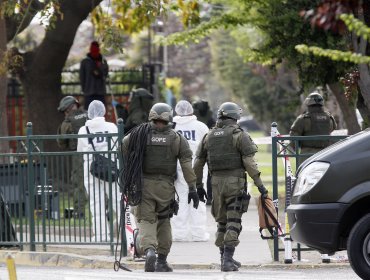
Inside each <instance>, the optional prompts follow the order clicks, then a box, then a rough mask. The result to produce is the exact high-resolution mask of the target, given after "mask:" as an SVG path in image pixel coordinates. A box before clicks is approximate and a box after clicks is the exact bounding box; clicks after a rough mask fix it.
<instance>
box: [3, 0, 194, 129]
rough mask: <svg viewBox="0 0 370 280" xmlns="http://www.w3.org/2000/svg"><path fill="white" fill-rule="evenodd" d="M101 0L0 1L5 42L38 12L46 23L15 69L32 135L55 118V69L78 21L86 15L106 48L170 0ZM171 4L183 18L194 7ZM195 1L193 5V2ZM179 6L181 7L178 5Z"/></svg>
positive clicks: (58, 79)
mask: <svg viewBox="0 0 370 280" xmlns="http://www.w3.org/2000/svg"><path fill="white" fill-rule="evenodd" d="M101 2H102V0H79V1H76V0H44V1H38V0H32V1H29V0H10V1H3V2H1V5H0V14H6V15H7V17H6V21H7V22H6V24H7V27H8V29H7V31H8V32H7V40H8V42H9V41H11V40H12V39H13V38H14V37H15V36H17V35H18V34H19V33H20V32H21V31H22V30H24V29H25V28H26V27H27V26H28V25H29V23H30V22H31V21H32V19H33V18H34V16H35V15H36V14H37V13H38V12H41V13H42V14H43V15H44V16H49V18H50V25H49V27H48V28H47V29H46V33H45V36H44V38H43V40H42V42H41V44H40V45H39V46H37V47H36V48H35V49H33V50H31V51H29V52H27V53H25V54H23V60H24V68H23V71H22V72H21V73H20V77H21V81H22V85H23V88H24V93H25V97H26V105H27V109H28V110H27V112H28V117H27V119H28V120H29V121H32V122H33V123H34V133H36V134H54V133H55V132H56V128H57V126H58V124H59V122H60V121H61V119H60V118H61V117H62V116H60V115H58V114H56V108H57V105H58V101H59V100H60V98H61V88H60V85H61V71H62V69H63V67H64V65H65V61H66V59H67V56H68V53H69V50H70V48H71V46H72V43H73V40H74V39H75V35H76V31H77V28H78V27H79V25H80V24H81V22H82V21H83V20H85V19H86V18H87V17H88V16H89V14H90V13H92V19H93V22H94V23H95V24H96V27H97V28H96V30H97V32H100V38H101V40H102V41H103V43H104V44H105V45H106V46H110V47H111V46H118V48H119V45H120V44H121V42H122V41H121V40H122V36H120V33H121V32H126V33H130V32H136V31H138V30H141V29H142V28H143V27H145V26H148V25H150V23H151V22H152V21H153V20H154V19H155V18H156V17H157V16H159V15H160V14H161V13H163V12H164V11H166V10H169V9H171V8H176V7H175V6H174V5H172V4H173V3H172V1H169V0H161V1H156V2H153V1H151V0H143V1H135V2H133V1H120V0H112V1H109V2H108V6H105V7H104V9H103V7H102V6H101V5H100V4H101ZM178 3H179V5H178V6H177V8H178V9H179V11H183V13H184V14H185V12H186V15H187V17H186V18H184V22H185V23H187V22H191V21H193V20H194V18H192V17H189V16H190V15H191V14H192V13H191V11H194V12H195V14H196V11H197V5H195V4H196V3H195V2H194V1H188V2H186V3H183V2H182V1H179V2H178ZM194 3H195V4H194ZM180 4H181V5H180Z"/></svg>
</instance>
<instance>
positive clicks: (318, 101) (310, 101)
mask: <svg viewBox="0 0 370 280" xmlns="http://www.w3.org/2000/svg"><path fill="white" fill-rule="evenodd" d="M305 103H306V105H307V106H312V105H320V106H324V98H323V97H322V96H321V94H320V93H318V92H317V91H314V92H312V93H310V94H309V95H308V96H307V98H306V100H305Z"/></svg>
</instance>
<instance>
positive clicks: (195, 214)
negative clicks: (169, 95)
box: [171, 101, 209, 241]
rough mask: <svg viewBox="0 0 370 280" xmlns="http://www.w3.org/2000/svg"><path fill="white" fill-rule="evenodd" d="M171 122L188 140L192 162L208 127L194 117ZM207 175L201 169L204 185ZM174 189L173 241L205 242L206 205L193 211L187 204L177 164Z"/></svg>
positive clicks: (182, 180)
mask: <svg viewBox="0 0 370 280" xmlns="http://www.w3.org/2000/svg"><path fill="white" fill-rule="evenodd" d="M180 102H181V101H180ZM189 104H190V103H189ZM190 106H191V105H190ZM173 121H174V122H175V123H176V126H175V130H176V131H178V132H179V133H181V134H182V135H183V136H184V137H185V138H186V139H187V140H188V142H189V145H190V148H191V150H192V152H193V161H194V158H195V157H194V155H195V152H196V150H197V147H198V144H199V143H200V141H202V139H203V137H204V135H205V134H206V133H207V132H208V127H207V126H206V125H205V124H204V123H202V122H200V121H198V120H197V117H196V116H194V115H190V116H175V117H174V119H173ZM207 173H208V169H207V167H205V168H204V169H203V183H204V184H205V185H206V183H207ZM175 188H176V192H177V193H178V195H179V198H180V203H179V211H178V214H177V215H175V216H173V218H172V219H171V227H172V239H173V241H207V240H208V239H209V233H208V232H207V231H206V226H207V213H206V204H205V203H203V202H200V203H199V207H198V209H194V208H193V205H192V203H190V204H188V193H189V187H188V185H187V183H186V181H185V179H184V176H183V173H182V170H181V168H180V166H179V164H177V179H176V181H175Z"/></svg>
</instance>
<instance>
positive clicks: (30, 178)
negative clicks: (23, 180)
mask: <svg viewBox="0 0 370 280" xmlns="http://www.w3.org/2000/svg"><path fill="white" fill-rule="evenodd" d="M26 132H27V143H26V145H27V188H28V205H29V206H28V218H29V221H30V224H29V228H30V250H31V251H36V245H35V217H34V211H35V190H34V187H35V182H34V174H33V160H32V142H31V139H30V136H31V135H32V123H31V122H28V123H27V131H26Z"/></svg>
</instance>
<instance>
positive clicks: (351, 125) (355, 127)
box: [327, 83, 361, 135]
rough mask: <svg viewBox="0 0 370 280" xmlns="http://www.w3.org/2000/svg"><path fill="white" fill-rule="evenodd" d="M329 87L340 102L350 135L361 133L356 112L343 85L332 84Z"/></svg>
mask: <svg viewBox="0 0 370 280" xmlns="http://www.w3.org/2000/svg"><path fill="white" fill-rule="evenodd" d="M327 87H328V89H329V90H330V91H331V92H332V93H333V94H334V96H335V98H336V99H337V101H338V104H339V107H340V109H341V110H342V113H343V117H344V121H345V123H346V126H347V129H348V134H349V135H351V134H355V133H357V132H359V131H361V127H360V125H359V124H358V122H357V116H356V110H355V108H353V107H352V106H350V104H349V103H348V101H347V99H346V97H345V95H344V91H343V88H342V87H341V85H340V84H339V83H331V84H328V85H327Z"/></svg>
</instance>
